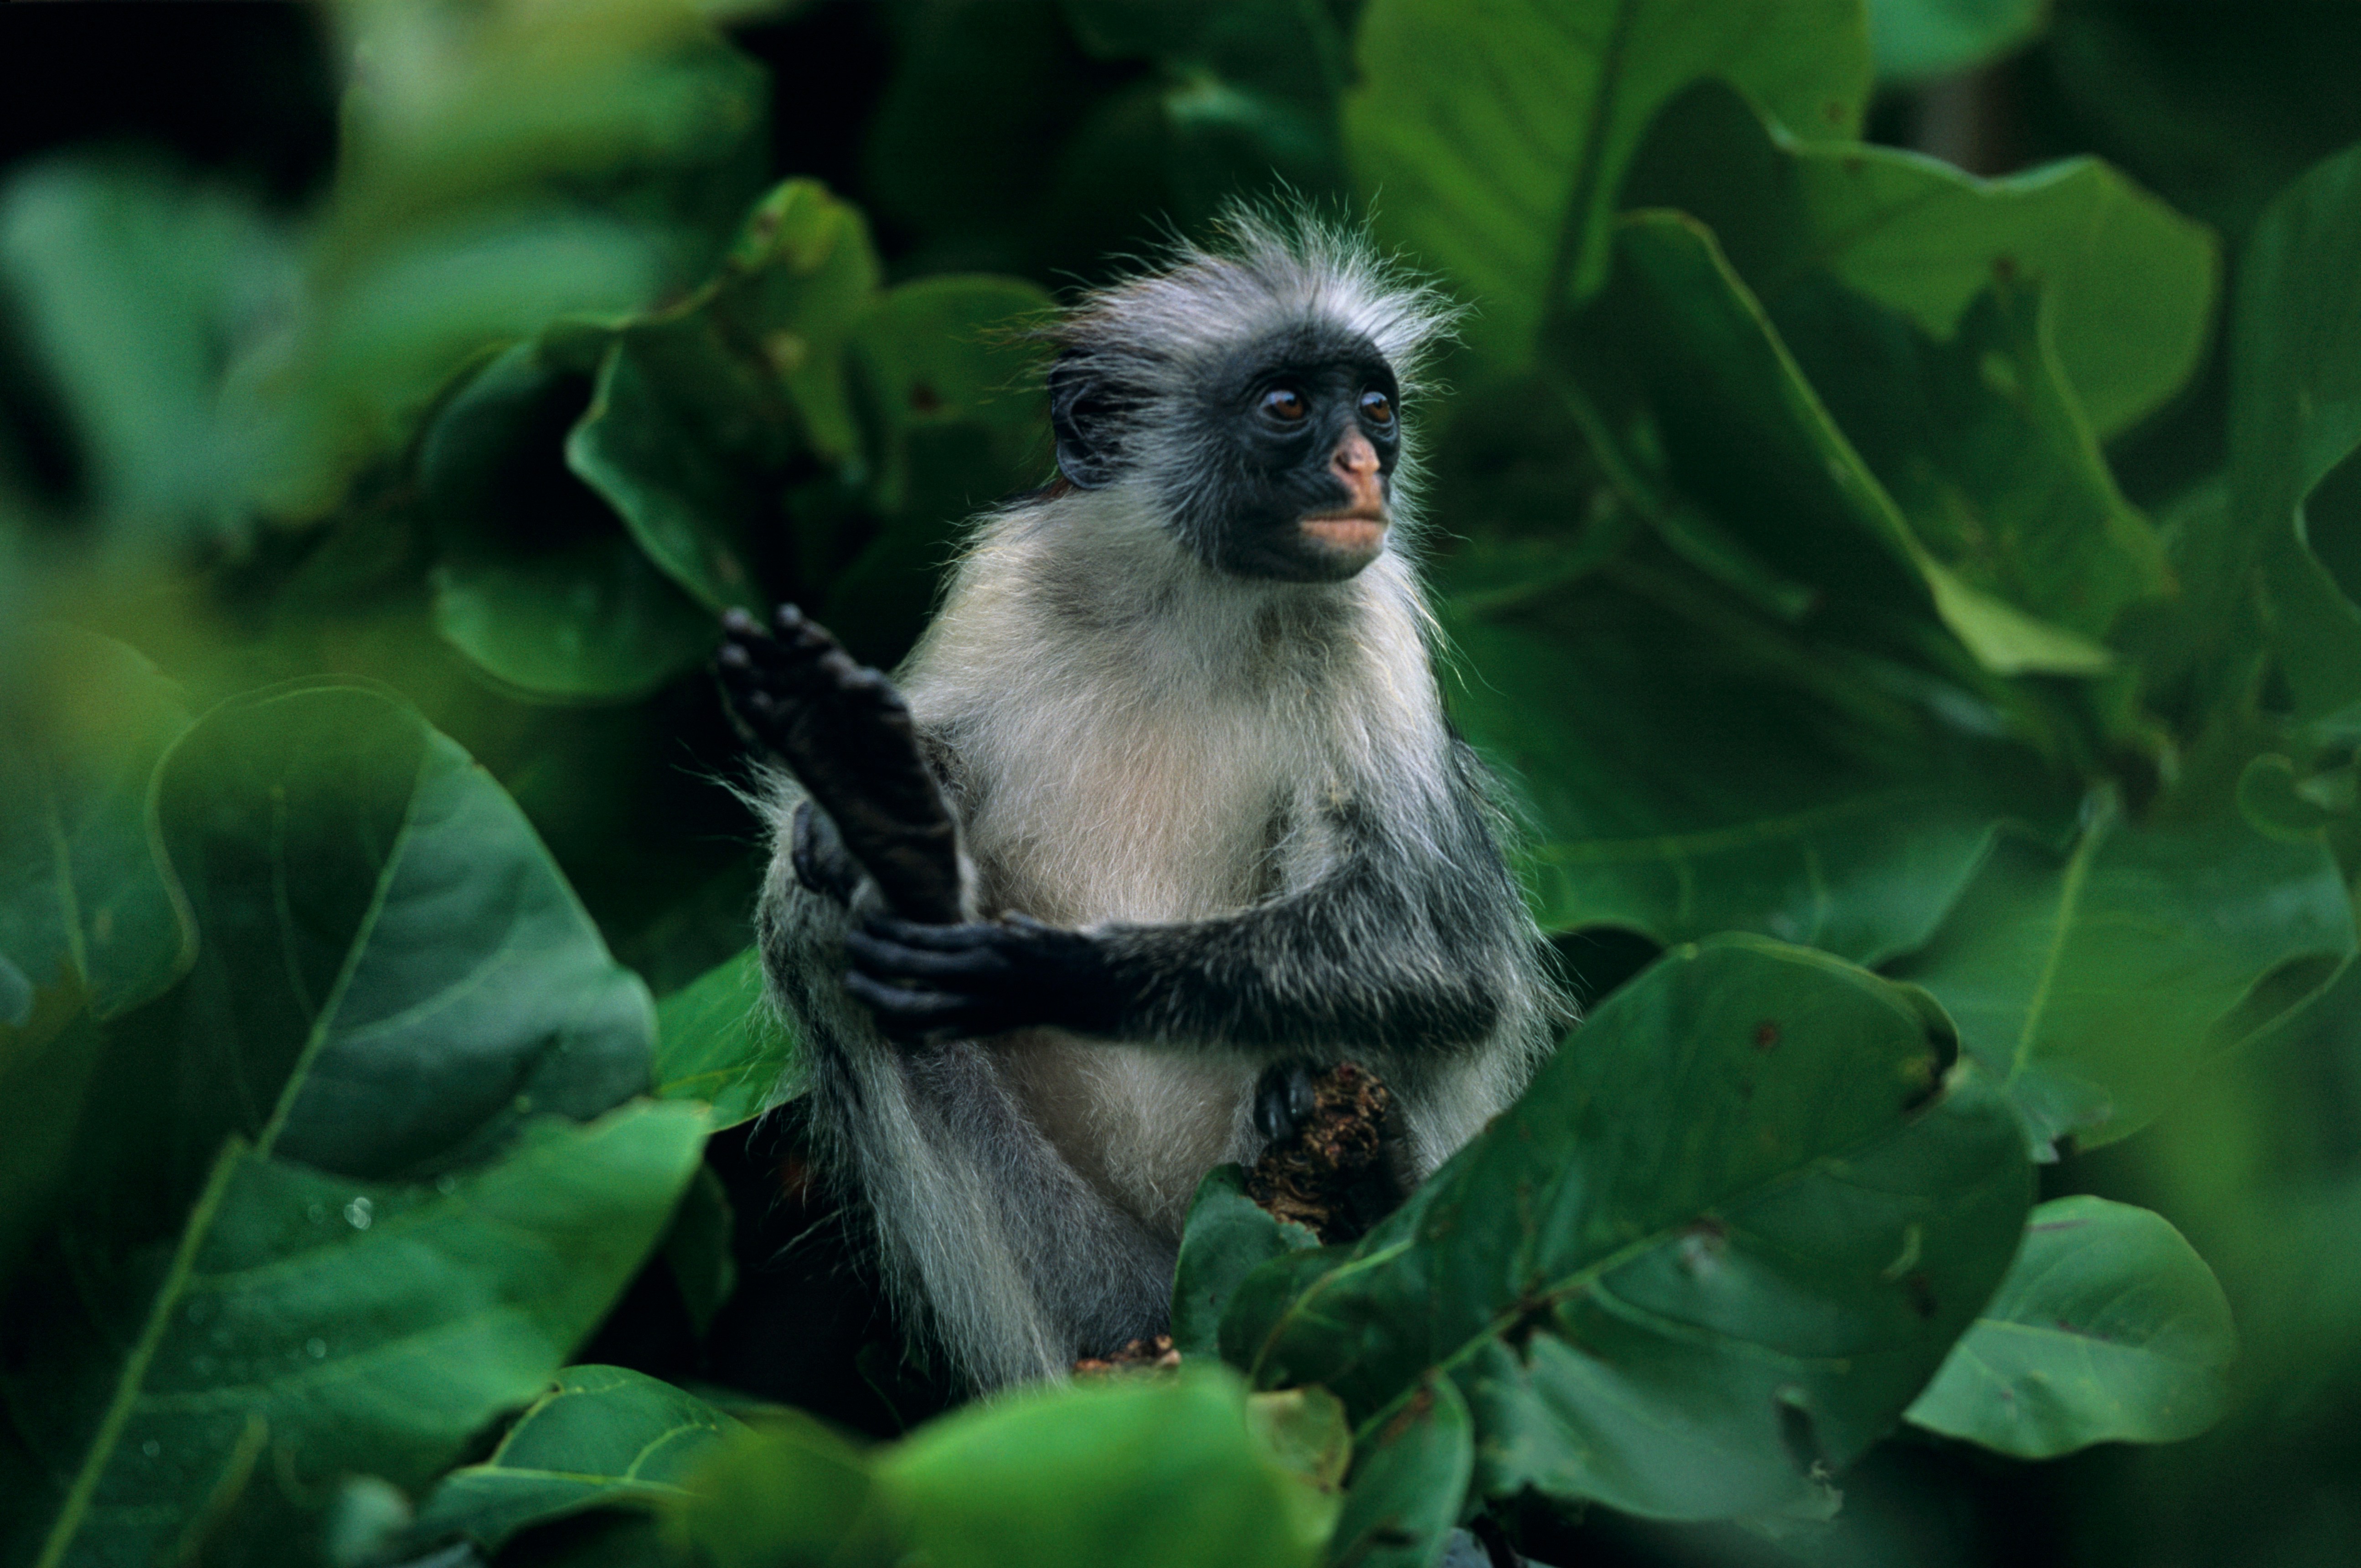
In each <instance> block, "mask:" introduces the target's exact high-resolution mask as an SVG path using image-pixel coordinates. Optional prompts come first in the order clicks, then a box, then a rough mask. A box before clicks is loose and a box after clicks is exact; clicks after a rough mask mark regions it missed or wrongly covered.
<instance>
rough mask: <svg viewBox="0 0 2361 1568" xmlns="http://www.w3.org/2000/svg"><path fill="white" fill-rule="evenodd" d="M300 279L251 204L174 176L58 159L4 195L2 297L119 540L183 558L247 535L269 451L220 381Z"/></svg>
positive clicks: (23, 176)
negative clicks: (260, 468) (203, 543)
mask: <svg viewBox="0 0 2361 1568" xmlns="http://www.w3.org/2000/svg"><path fill="white" fill-rule="evenodd" d="M297 282H298V279H297V274H296V273H295V271H294V268H293V262H292V258H291V255H290V253H289V250H288V247H287V245H286V242H285V240H284V239H283V238H282V237H281V236H280V235H278V234H276V233H274V232H273V231H272V230H271V228H270V227H269V225H266V224H265V223H264V221H263V219H262V218H261V217H260V215H259V214H257V213H255V212H254V211H253V210H252V208H251V207H250V206H248V205H247V203H244V202H242V201H240V200H238V199H237V198H236V197H233V196H230V195H227V194H225V193H220V192H208V191H204V190H202V189H200V188H197V187H195V186H193V185H191V184H190V183H188V182H186V181H182V180H179V179H176V178H173V177H171V176H169V175H167V174H165V173H163V172H161V171H159V170H149V169H143V168H140V167H139V166H137V165H131V164H108V163H104V162H95V161H83V162H65V161H58V162H49V163H45V164H38V165H34V166H32V167H30V168H28V169H27V170H25V171H24V172H22V173H20V174H19V175H18V176H17V177H16V179H15V180H14V181H10V182H9V183H8V184H7V185H6V186H5V188H0V299H5V300H12V301H13V302H14V303H15V305H16V311H15V312H12V314H13V315H16V316H17V317H18V318H19V319H20V320H21V321H22V323H24V330H25V331H26V333H27V336H28V338H29V340H30V346H31V347H32V348H33V350H34V351H35V354H36V355H37V356H38V359H39V361H40V362H41V364H42V367H43V368H44V369H45V370H46V371H47V372H48V375H49V378H50V380H51V381H52V383H53V384H54V387H55V389H56V390H57V392H58V394H59V395H60V399H61V400H62V402H63V404H64V406H65V411H66V412H67V414H68V416H69V418H70V419H71V423H72V426H73V430H72V438H71V439H72V443H73V445H74V447H75V448H76V449H77V450H76V451H75V452H74V453H73V454H72V456H73V457H75V458H77V459H78V462H76V464H75V466H76V467H77V468H78V469H79V470H81V472H82V476H83V487H82V488H84V489H85V491H86V492H87V494H86V501H87V504H88V506H89V508H90V509H91V510H92V511H93V512H94V513H95V514H96V515H97V517H98V518H99V519H100V520H102V521H104V523H105V524H106V525H107V527H108V529H109V533H110V536H111V543H115V544H116V545H117V546H118V547H121V548H125V549H128V550H134V551H137V550H140V549H143V548H144V549H145V550H146V551H148V552H149V553H152V554H164V555H166V557H167V558H169V557H170V553H172V552H175V551H177V549H178V547H180V546H181V545H182V544H184V543H187V542H188V541H190V540H192V539H194V538H203V537H207V536H213V537H232V536H235V535H236V533H237V532H240V530H241V527H242V524H243V523H244V521H245V520H244V517H243V515H242V513H241V510H240V507H239V503H240V502H241V501H242V500H243V499H244V497H245V494H246V492H247V488H248V487H249V486H250V484H251V483H252V482H253V479H254V477H255V473H254V466H255V465H256V464H257V462H258V460H259V454H258V450H257V444H256V433H255V432H254V431H253V430H252V429H250V428H247V427H245V426H242V425H241V424H240V423H239V422H237V420H236V411H235V410H233V409H229V408H225V405H224V402H223V399H222V395H221V379H222V376H223V373H224V369H225V364H226V362H227V359H228V357H229V356H232V355H234V354H236V353H239V352H242V351H247V350H250V349H251V348H253V347H254V345H256V344H257V342H258V340H259V339H260V338H261V336H262V335H263V334H265V333H266V332H267V331H268V330H269V329H270V328H271V327H272V326H273V325H274V324H275V323H274V320H273V318H274V317H275V316H279V315H283V314H284V313H286V312H288V311H289V310H290V309H291V304H292V300H293V297H294V292H295V290H296V287H297Z"/></svg>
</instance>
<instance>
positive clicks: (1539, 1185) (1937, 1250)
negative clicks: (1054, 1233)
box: [1224, 937, 2031, 1519]
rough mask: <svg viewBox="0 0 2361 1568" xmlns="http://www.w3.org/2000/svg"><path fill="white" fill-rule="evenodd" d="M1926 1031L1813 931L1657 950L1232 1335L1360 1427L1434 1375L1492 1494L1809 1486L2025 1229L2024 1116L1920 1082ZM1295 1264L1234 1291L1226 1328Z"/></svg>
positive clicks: (1927, 1057) (1753, 1504)
mask: <svg viewBox="0 0 2361 1568" xmlns="http://www.w3.org/2000/svg"><path fill="white" fill-rule="evenodd" d="M1937 1026H1938V1020H1937V1019H1936V1018H1935V1017H1934V1015H1933V1014H1931V1012H1930V1010H1929V1009H1927V1006H1926V1005H1925V1003H1924V1001H1923V998H1920V997H1917V996H1916V995H1914V993H1912V992H1909V991H1907V990H1906V989H1905V988H1902V987H1897V986H1894V985H1890V984H1888V983H1887V982H1885V981H1881V980H1879V979H1877V978H1876V977H1875V976H1873V975H1870V974H1868V973H1866V972H1864V971H1862V970H1856V969H1853V968H1851V967H1850V966H1849V965H1846V964H1843V963H1840V962H1839V961H1838V960H1836V959H1830V958H1828V957H1827V956H1825V955H1823V954H1819V953H1815V952H1812V951H1810V950H1809V949H1805V948H1787V947H1782V946H1780V945H1778V944H1775V943H1770V942H1764V941H1762V940H1760V939H1759V938H1735V937H1733V938H1721V939H1719V940H1716V941H1714V942H1710V943H1707V944H1704V945H1702V946H1699V947H1695V948H1675V949H1674V950H1673V951H1672V952H1670V953H1668V954H1666V955H1665V957H1664V959H1661V960H1659V962H1658V963H1657V964H1656V965H1654V966H1653V967H1652V968H1651V969H1649V970H1647V971H1645V972H1644V973H1642V975H1641V976H1640V977H1639V978H1638V979H1637V980H1635V981H1631V983H1629V984H1627V985H1625V986H1624V987H1622V988H1621V989H1620V990H1618V991H1616V992H1613V993H1612V994H1611V995H1609V998H1608V1000H1607V1001H1606V1003H1603V1004H1602V1005H1601V1006H1600V1007H1599V1009H1598V1012H1597V1013H1596V1014H1594V1015H1593V1016H1592V1017H1591V1019H1590V1020H1589V1022H1588V1023H1587V1024H1586V1025H1584V1026H1583V1029H1582V1031H1581V1032H1580V1034H1579V1035H1578V1036H1576V1044H1574V1045H1573V1046H1571V1047H1568V1048H1565V1049H1562V1050H1561V1051H1560V1052H1559V1053H1558V1054H1557V1056H1556V1057H1555V1058H1554V1059H1553V1060H1552V1061H1551V1062H1550V1064H1549V1065H1548V1066H1546V1067H1545V1068H1543V1070H1542V1072H1541V1074H1540V1076H1538V1077H1537V1078H1536V1079H1535V1080H1533V1083H1532V1086H1531V1087H1530V1088H1528V1090H1527V1091H1526V1092H1525V1095H1524V1097H1523V1099H1521V1101H1520V1102H1518V1103H1517V1104H1516V1105H1515V1106H1514V1107H1512V1108H1511V1109H1510V1110H1509V1111H1508V1112H1506V1113H1503V1114H1502V1115H1501V1116H1500V1117H1499V1118H1498V1119H1497V1120H1496V1121H1495V1122H1494V1123H1493V1124H1491V1125H1490V1126H1489V1127H1488V1129H1487V1130H1486V1131H1485V1132H1484V1133H1483V1134H1482V1135H1479V1136H1478V1137H1477V1139H1476V1140H1475V1141H1474V1142H1472V1143H1470V1144H1469V1145H1468V1146H1466V1148H1465V1149H1463V1150H1462V1151H1461V1152H1460V1153H1459V1154H1457V1155H1456V1156H1455V1157H1453V1158H1452V1159H1451V1160H1450V1161H1449V1162H1448V1163H1446V1164H1445V1166H1444V1168H1443V1169H1442V1170H1441V1171H1440V1172H1438V1173H1437V1175H1436V1176H1435V1177H1434V1178H1433V1179H1432V1180H1430V1181H1429V1182H1428V1183H1427V1184H1426V1186H1425V1187H1423V1188H1422V1189H1421V1190H1420V1191H1419V1192H1418V1194H1417V1195H1415V1196H1414V1197H1413V1198H1412V1200H1411V1203H1410V1204H1409V1205H1408V1206H1407V1207H1405V1208H1404V1209H1403V1210H1402V1211H1400V1212H1398V1213H1397V1214H1396V1215H1394V1216H1393V1217H1392V1218H1390V1219H1389V1220H1388V1221H1386V1222H1385V1223H1383V1224H1381V1225H1380V1226H1379V1227H1378V1229H1377V1230H1375V1231H1373V1232H1372V1233H1371V1234H1369V1235H1368V1236H1367V1237H1366V1238H1365V1239H1364V1240H1363V1241H1362V1242H1361V1243H1360V1244H1359V1245H1357V1246H1356V1247H1355V1248H1354V1249H1353V1250H1352V1252H1351V1254H1350V1255H1347V1256H1346V1257H1345V1258H1344V1259H1342V1260H1341V1261H1335V1260H1328V1266H1326V1267H1325V1269H1324V1270H1323V1271H1321V1272H1318V1273H1316V1274H1314V1275H1313V1276H1312V1277H1311V1278H1310V1279H1309V1280H1308V1281H1300V1283H1299V1292H1298V1294H1297V1295H1296V1296H1295V1299H1293V1300H1292V1301H1291V1302H1290V1304H1288V1305H1287V1306H1286V1307H1285V1308H1284V1309H1283V1310H1280V1311H1279V1312H1278V1313H1276V1314H1275V1315H1273V1316H1271V1317H1269V1318H1268V1320H1267V1321H1265V1322H1263V1323H1261V1324H1258V1325H1253V1327H1254V1329H1255V1331H1256V1332H1254V1333H1253V1334H1252V1336H1251V1337H1252V1339H1253V1341H1254V1343H1253V1344H1252V1346H1251V1349H1252V1354H1251V1356H1250V1362H1251V1365H1252V1368H1253V1376H1254V1377H1255V1379H1256V1381H1257V1383H1258V1384H1261V1385H1264V1386H1275V1385H1286V1384H1296V1383H1307V1382H1316V1383H1322V1384H1324V1385H1326V1386H1327V1387H1329V1388H1331V1389H1333V1390H1334V1391H1335V1392H1336V1393H1337V1394H1338V1395H1340V1396H1341V1397H1342V1398H1344V1399H1345V1402H1346V1405H1347V1407H1348V1408H1349V1409H1352V1410H1353V1411H1354V1413H1355V1415H1356V1417H1358V1418H1360V1419H1362V1420H1365V1421H1367V1420H1382V1418H1383V1417H1384V1416H1385V1415H1386V1414H1388V1413H1390V1412H1391V1411H1392V1410H1395V1409H1401V1408H1405V1407H1407V1406H1408V1405H1409V1404H1410V1403H1411V1400H1412V1399H1413V1398H1414V1397H1415V1393H1416V1390H1417V1389H1418V1387H1420V1386H1421V1383H1422V1380H1423V1379H1425V1378H1426V1377H1428V1376H1430V1375H1432V1374H1433V1373H1436V1372H1440V1373H1444V1374H1446V1375H1448V1376H1450V1377H1451V1379H1452V1380H1453V1381H1454V1382H1455V1383H1456V1384H1457V1385H1458V1387H1459V1390H1460V1392H1461V1393H1462V1394H1463V1395H1464V1396H1465V1397H1466V1401H1467V1405H1468V1408H1469V1409H1470V1411H1471V1413H1472V1414H1473V1416H1474V1418H1475V1427H1476V1434H1477V1442H1476V1466H1477V1470H1476V1474H1477V1486H1479V1488H1480V1489H1481V1490H1482V1491H1483V1492H1484V1493H1485V1494H1486V1495H1487V1496H1495V1497H1499V1496H1510V1495H1513V1494H1515V1493H1516V1492H1518V1491H1520V1490H1521V1489H1522V1488H1524V1487H1527V1486H1531V1487H1533V1488H1535V1489H1537V1490H1539V1491H1541V1492H1543V1493H1544V1494H1546V1495H1548V1496H1550V1497H1556V1498H1560V1499H1566V1500H1573V1499H1579V1498H1592V1499H1596V1500H1598V1501H1601V1502H1605V1503H1607V1504H1609V1505H1610V1506H1612V1507H1615V1508H1621V1509H1624V1510H1626V1511H1630V1512H1634V1513H1641V1514H1646V1515H1650V1516H1653V1517H1660V1518H1674V1519H1713V1518H1729V1517H1733V1516H1738V1515H1744V1514H1754V1513H1763V1512H1767V1511H1770V1510H1773V1509H1775V1508H1781V1507H1783V1506H1787V1505H1791V1504H1794V1503H1795V1502H1799V1501H1806V1500H1808V1499H1810V1498H1811V1497H1815V1496H1816V1495H1817V1494H1816V1492H1815V1486H1816V1483H1815V1481H1814V1479H1813V1477H1814V1475H1815V1470H1814V1467H1815V1466H1816V1465H1820V1464H1825V1465H1826V1466H1828V1467H1829V1468H1831V1469H1838V1468H1841V1467H1842V1466H1844V1465H1845V1464H1850V1462H1851V1461H1852V1460H1853V1459H1855V1458H1856V1457H1858V1456H1859V1455H1860V1454H1861V1452H1862V1451H1863V1450H1864V1449H1866V1448H1867V1447H1868V1446H1869V1445H1870V1444H1871V1443H1872V1442H1875V1441H1876V1440H1877V1439H1878V1438H1879V1437H1881V1436H1883V1434H1884V1432H1885V1431H1887V1430H1889V1429H1890V1428H1891V1427H1892V1425H1893V1424H1894V1421H1895V1420H1898V1419H1899V1417H1900V1416H1901V1414H1902V1411H1903V1409H1905V1407H1906V1406H1907V1405H1908V1404H1909V1402H1910V1401H1911V1399H1912V1398H1915V1397H1916V1395H1917V1393H1918V1392H1919V1390H1920V1389H1921V1388H1922V1387H1924V1386H1925V1384H1926V1382H1927V1378H1928V1377H1929V1376H1931V1375H1932V1374H1933V1373H1934V1371H1935V1369H1936V1367H1937V1365H1938V1364H1939V1363H1940V1361H1941V1359H1942V1357H1943V1354H1944V1353H1945V1352H1946V1351H1947V1350H1949V1347H1950V1345H1951V1343H1952V1342H1953V1341H1954V1340H1955V1339H1956V1338H1957V1337H1958V1336H1959V1334H1960V1332H1961V1331H1962V1330H1964V1329H1965V1328H1966V1326H1967V1325H1968V1323H1969V1322H1970V1321H1971V1320H1972V1319H1973V1317H1974V1315H1975V1311H1976V1309H1977V1308H1978V1307H1979V1306H1980V1305H1982V1302H1983V1301H1984V1300H1986V1299H1988V1298H1989V1296H1990V1295H1991V1292H1992V1289H1993V1287H1994V1286H1995V1285H1996V1284H1997V1283H1998V1282H1999V1280H2000V1277H2001V1275H2002V1273H2003V1271H2004V1269H2005V1267H2006V1266H2007V1262H2008V1258H2009V1255H2010V1254H2011V1253H2012V1252H2013V1251H2014V1250H2015V1245H2016V1242H2017V1238H2018V1236H2019V1234H2020V1232H2021V1230H2022V1228H2023V1224H2024V1219H2025V1212H2026V1205H2027V1201H2028V1199H2029V1195H2030V1193H2029V1190H2030V1187H2031V1181H2030V1172H2029V1168H2028V1167H2027V1166H2026V1162H2025V1157H2024V1153H2023V1149H2022V1144H2021V1139H2020V1136H2019V1135H2018V1133H2017V1131H2016V1128H2015V1124H2014V1122H2013V1119H2012V1118H2011V1117H2010V1115H2009V1113H2008V1110H2007V1106H2006V1104H2005V1102H2004V1101H2003V1100H2002V1099H2001V1097H2000V1096H1999V1095H1997V1094H1996V1093H1994V1092H1993V1091H1992V1090H1991V1089H1990V1088H1989V1087H1987V1086H1985V1085H1983V1084H1982V1083H1980V1082H1979V1081H1978V1080H1977V1079H1976V1077H1975V1076H1974V1075H1973V1074H1966V1075H1954V1076H1953V1077H1952V1078H1950V1079H1949V1080H1948V1082H1939V1081H1938V1053H1937V1048H1936V1047H1937V1043H1938V1042H1937V1041H1936V1040H1935V1039H1934V1038H1933V1037H1932V1032H1933V1030H1934V1029H1935V1028H1936V1027H1937ZM1930 1101H1931V1103H1930ZM1301 1256H1304V1257H1312V1258H1316V1257H1319V1256H1320V1255H1316V1254H1307V1255H1301ZM1293 1264H1294V1258H1293V1257H1290V1258H1282V1259H1280V1260H1279V1261H1278V1262H1276V1263H1274V1264H1269V1265H1266V1266H1265V1267H1264V1269H1263V1270H1261V1271H1258V1272H1257V1275H1256V1276H1255V1277H1251V1278H1249V1279H1248V1280H1247V1282H1246V1285H1245V1286H1244V1287H1243V1288H1241V1290H1240V1292H1239V1296H1238V1299H1237V1301H1236V1302H1235V1303H1234V1304H1233V1307H1232V1309H1231V1312H1232V1317H1231V1319H1229V1320H1225V1321H1224V1343H1225V1344H1226V1343H1229V1342H1230V1341H1231V1339H1232V1335H1233V1330H1234V1327H1235V1328H1236V1329H1239V1330H1244V1329H1246V1328H1247V1327H1248V1326H1249V1325H1247V1324H1246V1323H1244V1322H1239V1321H1236V1320H1237V1319H1239V1318H1240V1317H1241V1316H1242V1313H1243V1312H1244V1311H1247V1310H1256V1309H1255V1307H1254V1294H1255V1291H1256V1287H1257V1282H1258V1281H1260V1280H1261V1279H1262V1278H1263V1277H1264V1275H1266V1274H1269V1273H1272V1272H1279V1273H1281V1274H1284V1273H1286V1272H1287V1271H1288V1270H1289V1269H1290V1266H1291V1265H1293ZM1240 1337H1241V1338H1246V1337H1247V1336H1246V1335H1244V1334H1241V1335H1240ZM1242 1348H1245V1347H1244V1346H1242Z"/></svg>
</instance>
